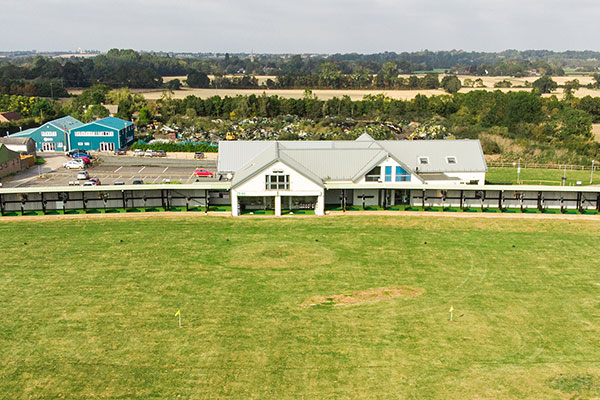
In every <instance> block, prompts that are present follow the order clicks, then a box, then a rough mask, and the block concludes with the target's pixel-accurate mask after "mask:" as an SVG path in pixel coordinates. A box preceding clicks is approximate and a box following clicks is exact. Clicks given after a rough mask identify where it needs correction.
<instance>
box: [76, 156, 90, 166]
mask: <svg viewBox="0 0 600 400" xmlns="http://www.w3.org/2000/svg"><path fill="white" fill-rule="evenodd" d="M73 159H74V160H81V161H83V163H84V164H85V165H88V164H89V163H90V162H91V160H90V159H89V158H88V157H86V156H83V155H80V156H77V157H73Z"/></svg>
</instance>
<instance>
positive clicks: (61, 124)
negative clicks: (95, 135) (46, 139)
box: [9, 115, 83, 137]
mask: <svg viewBox="0 0 600 400" xmlns="http://www.w3.org/2000/svg"><path fill="white" fill-rule="evenodd" d="M46 125H52V126H53V127H55V128H56V129H58V130H61V131H64V130H67V131H70V130H71V129H74V128H79V127H80V126H83V122H81V121H79V120H77V119H75V118H73V117H71V116H70V115H67V116H66V117H62V118H58V119H55V120H52V121H48V122H46V123H44V124H42V125H40V126H38V127H37V128H30V129H27V130H24V131H22V132H17V133H13V134H12V135H9V136H10V137H25V136H30V135H31V134H32V133H34V132H35V131H37V130H38V129H40V128H43V127H44V126H46Z"/></svg>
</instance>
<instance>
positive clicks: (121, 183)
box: [114, 181, 125, 185]
mask: <svg viewBox="0 0 600 400" xmlns="http://www.w3.org/2000/svg"><path fill="white" fill-rule="evenodd" d="M114 184H115V185H124V184H125V182H123V181H115V183H114Z"/></svg>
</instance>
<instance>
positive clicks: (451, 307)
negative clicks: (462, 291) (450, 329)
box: [450, 306, 454, 322]
mask: <svg viewBox="0 0 600 400" xmlns="http://www.w3.org/2000/svg"><path fill="white" fill-rule="evenodd" d="M453 312H454V306H450V322H452V313H453Z"/></svg>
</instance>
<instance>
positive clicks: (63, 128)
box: [9, 116, 83, 152]
mask: <svg viewBox="0 0 600 400" xmlns="http://www.w3.org/2000/svg"><path fill="white" fill-rule="evenodd" d="M82 125H83V122H81V121H79V120H77V119H75V118H73V117H71V116H66V117H62V118H58V119H55V120H53V121H49V122H46V123H45V124H44V125H42V126H39V127H37V128H31V129H27V130H25V131H22V132H18V133H14V134H12V135H10V136H9V137H30V138H32V139H33V140H34V141H35V143H36V151H38V152H44V151H60V152H66V151H68V150H69V149H70V148H71V146H70V143H69V139H70V137H69V132H70V131H71V130H72V129H74V128H78V127H80V126H82Z"/></svg>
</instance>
